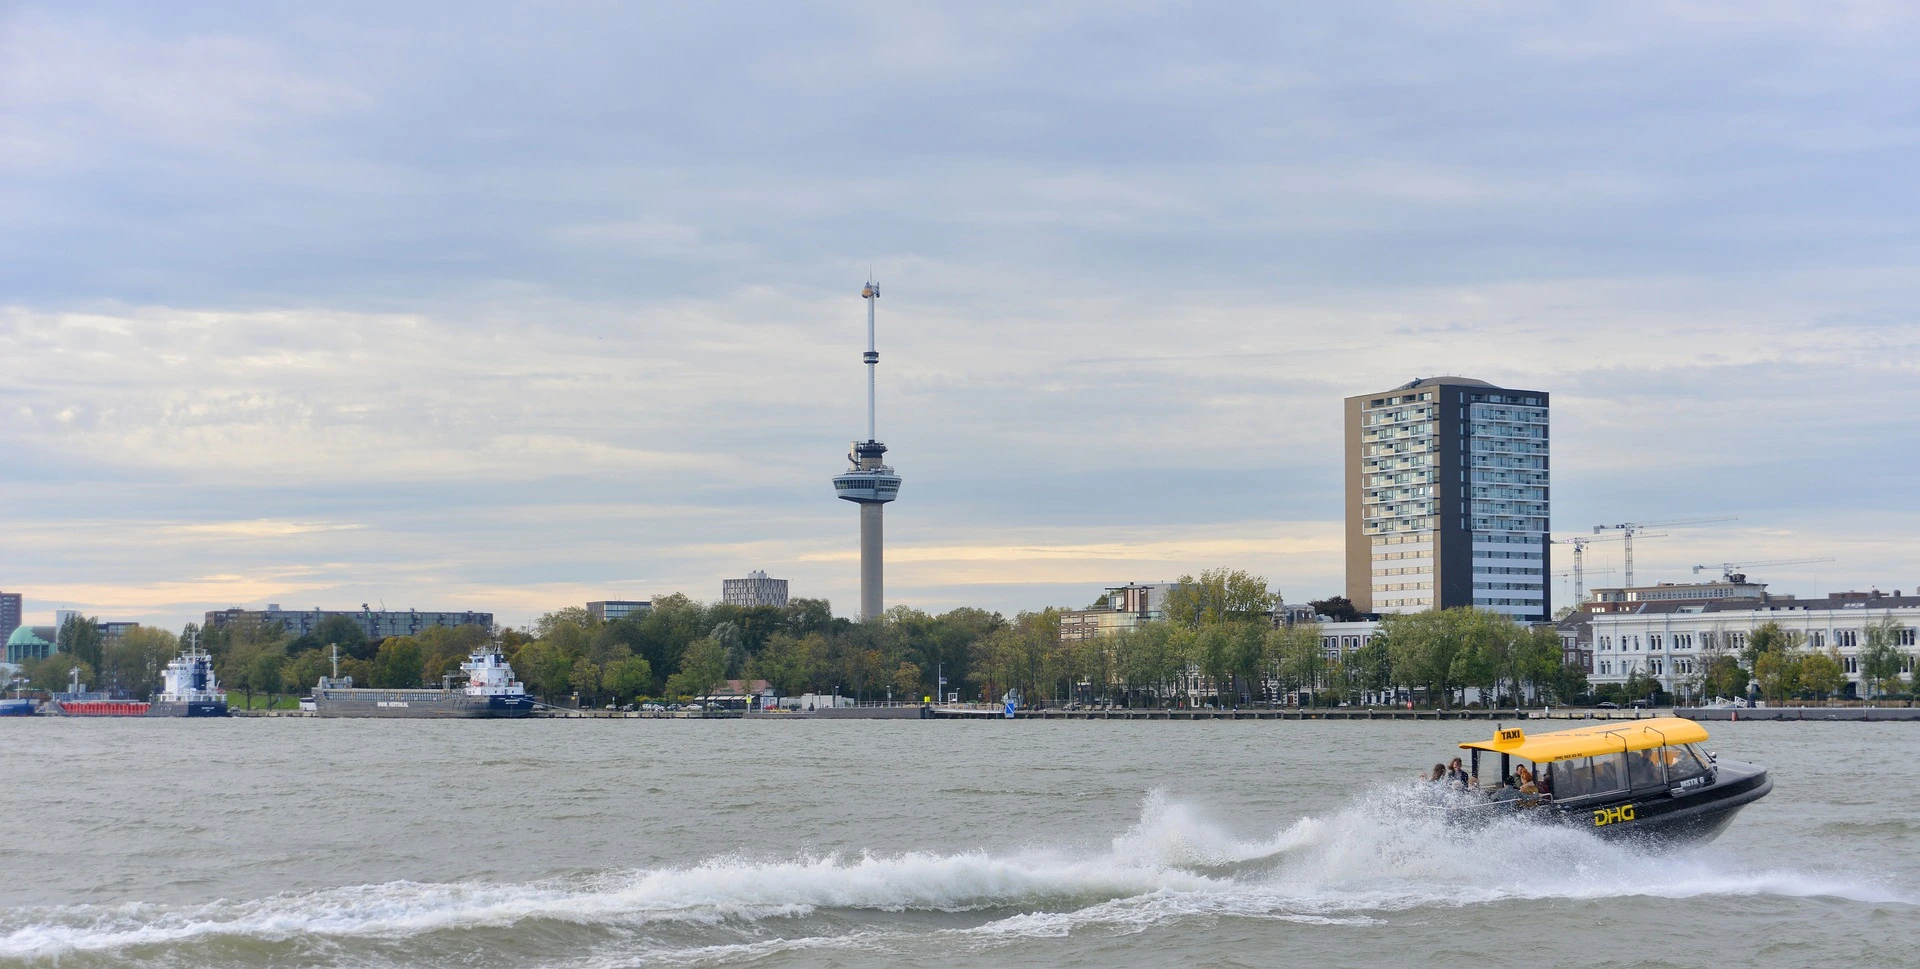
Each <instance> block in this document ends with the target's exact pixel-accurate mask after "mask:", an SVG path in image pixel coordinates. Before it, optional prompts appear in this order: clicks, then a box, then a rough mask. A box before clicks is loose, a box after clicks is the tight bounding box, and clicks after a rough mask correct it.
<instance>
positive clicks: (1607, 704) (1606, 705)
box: [1593, 700, 1620, 710]
mask: <svg viewBox="0 0 1920 969" xmlns="http://www.w3.org/2000/svg"><path fill="white" fill-rule="evenodd" d="M1593 708H1594V709H1595V710H1618V709H1620V704H1618V703H1615V702H1613V701H1612V700H1601V701H1600V702H1599V703H1596V704H1594V705H1593Z"/></svg>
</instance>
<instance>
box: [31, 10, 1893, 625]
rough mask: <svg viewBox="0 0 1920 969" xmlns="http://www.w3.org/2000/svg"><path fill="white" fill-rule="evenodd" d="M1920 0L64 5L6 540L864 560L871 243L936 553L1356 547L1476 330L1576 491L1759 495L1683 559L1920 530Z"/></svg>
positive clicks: (595, 571) (1110, 576) (54, 555)
mask: <svg viewBox="0 0 1920 969" xmlns="http://www.w3.org/2000/svg"><path fill="white" fill-rule="evenodd" d="M1917 34H1920V30H1917V29H1916V23H1915V22H1914V18H1913V16H1912V15H1911V14H1910V12H1909V11H1908V9H1907V8H1905V7H1903V6H1898V5H1885V6H1879V5H1872V4H1860V5H1850V6H1843V7H1840V8H1824V9H1823V10H1821V11H1819V12H1818V14H1817V15H1815V14H1812V13H1808V12H1807V11H1804V10H1802V9H1801V8H1799V7H1797V6H1793V5H1780V6H1777V7H1769V6H1764V5H1762V6H1758V7H1756V6H1755V5H1753V4H1680V5H1675V4H1662V5H1645V6H1626V7H1620V6H1616V7H1611V8H1608V9H1606V10H1605V11H1603V12H1600V11H1588V10H1583V9H1578V8H1558V9H1556V8H1550V7H1538V6H1512V5H1505V4H1485V5H1455V6H1452V7H1447V8H1444V9H1442V8H1433V7H1430V6H1427V5H1406V6H1401V7H1393V6H1388V7H1373V8H1368V9H1367V10H1365V11H1355V10H1353V9H1350V8H1349V7H1348V6H1347V5H1326V6H1324V7H1317V8H1315V7H1309V8H1293V9H1289V10H1286V11H1280V12H1274V11H1267V10H1264V9H1262V8H1258V7H1248V6H1236V5H1209V4H1201V5H1179V6H1160V5H1150V4H1139V5H1127V4H1122V5H1115V4H1099V5H1093V4H1088V5H1082V6H1072V5H1050V6H1049V7H1048V8H1047V10H1045V11H1043V12H1034V11H1032V10H1029V9H1027V8H1025V7H1023V6H1014V5H1009V6H1006V7H1004V8H994V7H992V6H975V7H972V8H969V9H968V10H966V11H964V12H960V11H955V10H950V9H942V8H939V7H933V6H917V5H907V6H902V5H898V4H892V5H873V6H865V5H860V4H826V5H817V6H798V5H779V6H767V7H741V6H731V7H730V6H716V7H709V8H701V9H699V10H693V9H687V10H662V9H656V8H633V7H629V6H626V5H594V4H587V5H575V6H569V7H566V8H565V9H563V10H544V9H543V10H540V11H538V12H529V11H527V10H525V9H516V8H510V7H504V6H502V7H489V6H485V5H482V6H479V7H475V6H472V5H462V6H460V7H459V8H457V9H455V8H447V9H434V8H431V7H410V8H407V9H394V8H392V7H391V6H390V5H388V6H375V5H367V6H360V7H355V6H353V5H338V6H333V7H330V8H328V10H327V11H326V12H324V13H317V14H316V13H313V12H311V11H306V12H301V13H299V14H293V13H288V12H284V11H278V10H273V9H270V8H261V9H257V10H248V11H242V12H236V11H234V10H232V9H230V8H225V7H223V6H222V5H207V6H197V5H191V4H188V5H181V6H178V7H175V6H169V7H168V8H165V9H160V10H157V11H156V10H155V9H150V8H148V7H146V6H139V5H127V6H117V5H112V4H99V5H91V6H89V5H61V6H59V7H52V6H39V7H36V6H31V5H29V6H21V7H16V8H14V9H13V10H12V12H11V13H9V14H6V15H4V19H3V20H0V70H4V71H5V77H4V79H3V80H4V82H3V83H0V139H3V140H4V142H3V144H0V149H4V150H0V175H3V176H4V177H0V206H3V207H4V209H3V211H4V212H5V213H6V218H5V219H4V220H0V287H3V288H0V304H4V307H5V308H4V311H0V359H4V360H5V361H6V366H5V368H4V371H0V415H4V420H0V449H3V450H4V452H5V453H6V454H7V455H8V468H9V470H8V472H7V473H6V474H5V475H4V476H3V477H0V532H3V533H4V534H5V535H6V536H7V540H6V542H5V545H6V554H5V555H0V588H5V589H7V590H9V591H12V590H15V589H20V590H23V591H25V592H26V593H27V594H28V596H29V610H30V612H32V613H35V614H48V613H50V612H51V610H52V609H53V608H54V607H56V606H65V605H69V604H71V605H79V606H82V607H84V608H87V609H89V610H91V611H95V612H98V613H100V614H102V615H107V616H110V617H113V618H143V619H149V620H152V621H165V622H168V623H170V624H172V623H177V622H179V621H182V620H183V619H185V618H187V617H189V616H191V615H192V614H194V613H196V612H198V611H200V610H202V609H205V608H211V607H219V606H225V605H229V604H239V603H247V604H255V605H257V604H260V603H264V602H267V601H275V602H281V603H282V604H284V605H287V606H289V607H295V606H306V607H310V606H314V605H321V606H328V607H341V606H351V605H357V604H358V603H360V602H362V601H370V602H378V601H384V602H385V603H386V604H387V605H389V606H393V607H400V606H417V607H420V608H433V607H442V606H444V607H448V608H452V607H460V608H491V609H493V610H495V611H496V612H498V613H499V614H500V617H501V618H502V619H503V620H504V621H509V622H516V623H517V622H521V621H525V620H526V619H527V618H529V617H531V616H532V615H535V614H537V613H538V612H540V611H544V610H545V609H549V608H554V607H557V606H560V605H567V604H573V603H577V602H579V601H583V600H584V599H587V598H598V597H602V596H625V595H642V596H644V595H649V594H653V593H659V592H666V591H670V590H675V589H682V590H686V591H688V592H691V593H693V594H695V595H697V596H702V597H706V598H711V597H713V596H715V595H717V592H718V584H719V579H720V578H722V577H724V576H728V575H738V574H744V573H745V571H746V570H748V569H750V568H766V569H768V570H769V571H770V572H772V573H774V574H776V575H784V576H787V577H790V578H792V579H793V580H794V587H795V591H796V593H799V594H808V595H824V596H827V597H830V598H832V599H833V600H834V601H835V602H836V603H837V604H838V605H839V606H840V607H841V608H842V609H843V610H845V609H847V608H850V606H851V605H852V602H853V600H854V593H855V581H856V576H855V572H854V568H853V555H854V543H853V537H854V533H855V522H854V515H853V509H852V508H851V507H841V506H840V505H841V503H838V502H835V501H833V500H832V498H831V496H830V492H829V491H828V489H827V487H826V484H825V482H826V479H827V477H828V476H830V475H831V474H832V473H833V472H834V471H836V470H837V469H838V467H839V465H840V457H839V456H840V455H841V454H842V453H843V452H844V448H845V442H846V441H847V440H848V439H849V438H851V437H852V436H854V435H855V434H856V433H858V431H859V430H860V428H861V427H862V426H863V414H862V406H863V403H864V401H863V398H862V393H861V392H862V386H861V384H862V379H863V375H862V374H861V372H860V368H859V364H858V350H859V349H860V340H861V339H862V338H863V333H862V324H863V320H862V319H861V315H862V310H861V306H860V303H859V300H858V298H857V296H856V293H857V291H858V286H859V283H860V282H861V281H862V280H863V279H864V278H865V276H866V274H867V272H868V271H869V270H870V269H871V270H872V271H873V272H875V273H876V274H877V275H878V276H879V277H880V278H881V279H882V280H883V282H884V283H885V284H886V287H885V288H886V293H887V295H886V297H885V298H883V300H882V302H881V307H880V310H881V351H882V369H881V417H880V425H881V436H882V437H883V438H884V439H885V440H887V442H888V444H889V445H890V447H891V448H892V449H893V450H892V452H891V457H892V458H893V459H894V460H895V462H896V464H897V465H898V467H899V468H900V469H901V471H902V472H903V474H904V475H905V476H906V488H905V490H904V492H903V498H902V500H901V501H900V502H898V503H897V504H895V505H893V506H891V507H890V508H889V510H888V516H889V521H888V526H889V531H888V535H889V540H890V548H891V550H892V553H893V555H892V559H891V561H892V563H893V566H892V568H891V569H890V574H889V592H890V598H891V599H892V600H893V601H896V602H907V603H911V604H915V605H923V606H926V607H929V608H943V607H947V606H951V605H954V604H961V603H968V604H980V605H985V606H988V607H991V608H1000V609H1006V610H1012V609H1017V608H1027V607H1033V606H1037V605H1044V604H1074V605H1078V604H1082V603H1084V602H1085V601H1087V600H1088V599H1090V598H1091V597H1092V594H1093V592H1094V591H1095V590H1096V589H1097V587H1098V586H1099V585H1101V584H1103V583H1107V582H1124V581H1128V580H1146V579H1152V578H1160V577H1166V576H1170V575H1174V574H1178V573H1179V572H1181V571H1187V570H1193V569H1198V568H1203V567H1206V566H1209V565H1214V564H1233V565H1243V566H1246V567H1250V568H1255V569H1258V570H1261V571H1263V572H1265V573H1266V574H1268V575H1269V576H1271V577H1273V578H1274V579H1275V581H1276V583H1277V584H1278V585H1279V586H1280V587H1281V589H1282V591H1283V592H1285V593H1286V594H1287V595H1288V596H1289V598H1293V599H1299V598H1302V597H1306V596H1318V595H1324V594H1328V593H1332V592H1336V591H1339V585H1340V582H1341V577H1340V569H1339V556H1340V546H1339V526H1338V519H1339V517H1340V515H1341V513H1342V507H1341V499H1340V494H1339V490H1338V489H1339V481H1340V475H1339V461H1340V452H1339V447H1340V444H1339V436H1338V435H1339V427H1338V421H1339V398H1341V397H1342V396H1345V395H1347V394H1351V393H1360V392H1365V391H1368V390H1374V389H1380V388H1383V387H1386V386H1391V385H1394V384H1397V383H1401V382H1404V381H1405V380H1407V379H1409V378H1411V377H1414V376H1419V375H1427V374H1435V373H1465V374H1471V375H1474V376H1479V377H1482V378H1484V379H1488V380H1493V381H1498V382H1507V383H1512V384H1516V385H1523V386H1528V387H1535V388H1539V389H1545V390H1548V391H1551V392H1553V393H1554V395H1555V397H1554V401H1555V414H1554V435H1555V439H1554V469H1555V477H1554V485H1555V489H1554V491H1555V494H1554V498H1555V514H1554V518H1555V526H1556V528H1559V529H1564V530H1565V531H1566V532H1567V533H1569V534H1573V533H1580V532H1590V526H1591V525H1592V524H1593V523H1595V522H1600V521H1621V520H1633V519H1659V518H1671V517H1681V516H1688V515H1696V514H1697V515H1738V516H1739V519H1740V520H1739V521H1738V522H1736V523H1731V524H1727V525H1719V526H1711V527H1703V528H1701V529H1697V530H1687V531H1675V532H1674V533H1673V534H1672V535H1671V536H1670V537H1669V538H1667V539H1661V540H1653V541H1649V542H1647V543H1645V544H1644V545H1643V547H1642V548H1641V549H1640V550H1639V554H1638V555H1637V556H1636V558H1637V559H1638V560H1639V561H1638V563H1637V564H1638V571H1639V573H1640V577H1641V578H1660V579H1670V580H1677V579H1680V578H1682V577H1684V576H1685V575H1686V574H1687V571H1686V567H1687V566H1689V565H1692V564H1699V563H1703V562H1719V561H1726V560H1741V559H1763V558H1764V559H1773V558H1797V557H1812V556H1832V557H1833V558H1834V559H1835V560H1836V561H1835V562H1833V563H1831V564H1820V565H1810V566H1806V567H1787V568H1781V569H1776V570H1769V571H1768V574H1767V577H1768V578H1772V579H1774V580H1775V581H1776V584H1777V585H1778V586H1780V587H1783V588H1786V589H1788V590H1789V591H1799V592H1803V593H1811V592H1818V591H1826V590H1827V589H1828V588H1830V587H1831V588H1838V587H1842V586H1848V585H1859V586H1864V585H1868V584H1874V583H1878V584H1880V585H1882V586H1883V587H1889V586H1894V585H1906V584H1908V583H1912V584H1916V585H1920V571H1916V569H1915V566H1914V560H1913V557H1912V554H1911V552H1910V551H1909V550H1908V548H1907V542H1906V540H1905V538H1906V536H1907V535H1910V534H1911V533H1912V529H1913V526H1914V525H1915V523H1916V521H1915V519H1916V515H1915V513H1914V512H1913V511H1912V510H1911V509H1910V508H1907V507H1906V505H1907V504H1908V503H1907V502H1905V501H1903V500H1902V496H1903V495H1904V494H1906V493H1907V492H1908V491H1910V490H1911V488H1910V486H1909V485H1908V484H1907V483H1908V482H1910V481H1911V480H1912V478H1913V476H1914V473H1915V472H1916V471H1917V470H1920V459H1916V457H1915V456H1914V449H1913V447H1912V446H1911V445H1912V443H1913V441H1914V440H1915V434H1914V431H1913V421H1912V415H1913V414H1914V413H1915V412H1916V409H1917V407H1920V391H1916V389H1915V385H1916V381H1915V376H1916V371H1920V328H1917V327H1916V326H1915V325H1914V323H1915V321H1914V320H1913V318H1912V310H1911V307H1913V306H1914V305H1916V304H1917V302H1920V301H1916V298H1915V297H1916V296H1917V295H1920V293H1916V289H1920V278H1917V277H1916V273H1915V270H1914V268H1913V267H1914V253H1915V251H1916V239H1915V233H1914V230H1913V228H1912V227H1913V225H1915V224H1916V223H1915V219H1914V215H1915V212H1914V209H1915V207H1916V205H1915V198H1914V192H1913V189H1912V185H1911V178H1910V177H1909V176H1908V174H1907V170H1908V169H1909V168H1910V159H1911V157H1912V154H1913V148H1914V142H1915V140H1916V118H1915V115H1914V112H1913V109H1912V107H1911V104H1910V98H1908V97H1907V96H1906V95H1905V93H1904V92H1906V91H1910V90H1912V89H1913V87H1914V85H1915V82H1916V81H1920V77H1916V75H1920V61H1916V59H1915V58H1914V57H1913V56H1912V53H1911V52H1912V51H1913V50H1915V49H1917V48H1916V45H1915V41H1916V40H1920V37H1917V36H1916V35H1917ZM1608 554H1609V553H1606V552H1596V553H1595V558H1596V559H1598V560H1599V561H1598V562H1597V563H1596V564H1597V565H1599V566H1601V567H1604V564H1605V559H1606V558H1607V555H1608ZM1561 564H1562V565H1564V564H1566V563H1561ZM1563 591H1564V590H1563Z"/></svg>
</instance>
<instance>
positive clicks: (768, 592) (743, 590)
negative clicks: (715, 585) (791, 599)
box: [720, 570, 787, 608]
mask: <svg viewBox="0 0 1920 969" xmlns="http://www.w3.org/2000/svg"><path fill="white" fill-rule="evenodd" d="M720 601H721V602H724V603H726V604H727V605H730V606H748V607H751V606H774V607H776V608H785V607H786V604H787V580H785V579H770V578H768V577H767V573H765V572H761V571H758V570H756V571H753V572H748V573H747V577H746V578H744V579H722V580H720Z"/></svg>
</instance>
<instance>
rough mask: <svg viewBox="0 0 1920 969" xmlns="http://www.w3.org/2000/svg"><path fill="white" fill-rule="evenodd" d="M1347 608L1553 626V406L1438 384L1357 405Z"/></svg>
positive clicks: (1350, 451)
mask: <svg viewBox="0 0 1920 969" xmlns="http://www.w3.org/2000/svg"><path fill="white" fill-rule="evenodd" d="M1346 431H1347V433H1346V441H1347V447H1346V451H1347V476H1346V492H1347V598H1348V599H1350V600H1352V601H1353V604H1354V607H1355V608H1357V609H1359V610H1360V611H1361V612H1382V613H1384V612H1421V611H1424V610H1427V609H1436V608H1438V609H1450V608H1453V607H1455V606H1474V607H1476V608H1480V609H1486V610H1489V611H1492V612H1500V613H1505V614H1507V615H1510V616H1512V617H1513V618H1515V619H1518V620H1521V621H1533V622H1545V621H1546V620H1547V618H1548V616H1549V615H1550V614H1551V603H1550V602H1549V601H1548V597H1547V562H1548V561H1549V559H1548V552H1549V550H1550V543H1551V541H1552V539H1551V537H1550V536H1549V534H1548V531H1547V508H1548V463H1547V454H1548V449H1547V442H1548V436H1547V395H1546V394H1545V393H1543V392H1541V391H1537V390H1510V389H1506V388H1502V387H1495V386H1494V385H1492V384H1490V383H1487V382H1486V381H1484V380H1472V379H1468V378H1465V377H1428V378H1425V379H1422V380H1415V381H1413V382H1412V383H1409V384H1407V385H1405V386H1403V387H1396V388H1394V389H1393V390H1389V391H1383V392H1381V393H1377V394H1362V395H1360V396H1358V397H1349V398H1347V401H1346Z"/></svg>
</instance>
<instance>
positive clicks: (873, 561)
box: [860, 501, 887, 620]
mask: <svg viewBox="0 0 1920 969" xmlns="http://www.w3.org/2000/svg"><path fill="white" fill-rule="evenodd" d="M886 508H887V506H886V505H884V504H881V503H880V502H877V501H874V502H866V503H863V504H861V506H860V618H861V619H863V620H870V619H878V618H880V615H881V614H882V613H884V612H886V611H887V603H886V599H887V596H886V590H885V583H886V571H887V566H886V541H885V536H884V534H883V529H884V526H883V524H882V516H883V515H884V514H886Z"/></svg>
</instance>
